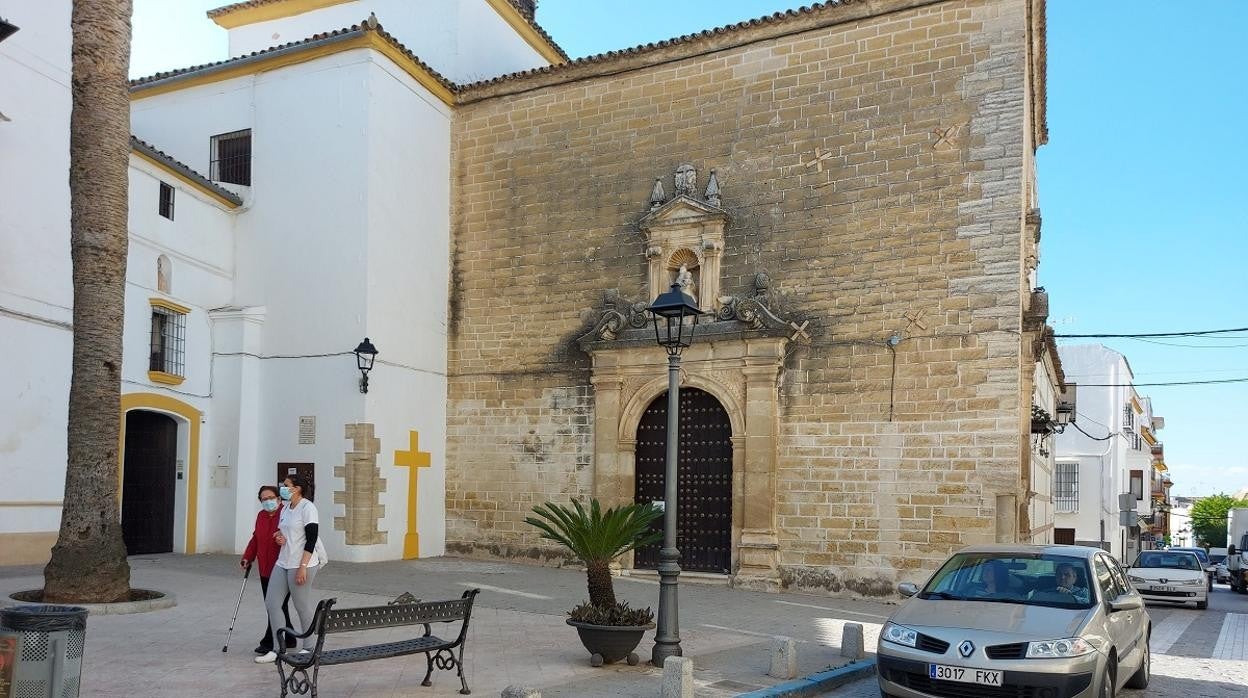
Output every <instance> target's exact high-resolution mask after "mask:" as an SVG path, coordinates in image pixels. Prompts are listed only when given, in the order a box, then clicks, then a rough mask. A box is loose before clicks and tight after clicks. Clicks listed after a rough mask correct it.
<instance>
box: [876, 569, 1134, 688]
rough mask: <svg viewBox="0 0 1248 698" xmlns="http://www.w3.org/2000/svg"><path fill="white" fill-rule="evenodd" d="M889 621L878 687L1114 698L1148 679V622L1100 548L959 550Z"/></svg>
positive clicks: (910, 591) (904, 590)
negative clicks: (1124, 689)
mask: <svg viewBox="0 0 1248 698" xmlns="http://www.w3.org/2000/svg"><path fill="white" fill-rule="evenodd" d="M898 591H899V592H900V593H901V594H902V595H903V596H907V597H909V599H908V600H907V601H905V602H904V603H903V604H902V605H901V607H900V608H899V609H897V611H896V612H895V613H893V615H892V616H890V617H889V619H888V622H886V623H885V624H884V627H883V629H881V631H880V641H879V646H878V648H877V664H876V671H877V675H878V677H879V683H880V693H881V695H883V696H899V697H901V698H927V697H929V696H937V697H952V696H1016V695H1027V696H1034V697H1035V698H1073V697H1076V696H1077V697H1080V698H1083V697H1085V696H1097V697H1112V696H1114V695H1115V694H1116V693H1117V692H1118V689H1120V688H1121V687H1123V686H1127V687H1129V688H1145V687H1146V686H1148V680H1149V673H1150V671H1151V667H1150V655H1149V648H1148V638H1149V634H1150V632H1151V628H1152V624H1151V621H1150V620H1149V617H1148V612H1147V611H1145V609H1144V601H1143V599H1142V598H1141V597H1140V595H1139V594H1138V593H1136V591H1135V589H1133V588H1132V586H1131V584H1130V583H1129V582H1128V581H1127V578H1126V577H1125V576H1124V575H1123V573H1122V570H1121V569H1119V567H1118V565H1117V564H1116V563H1115V562H1114V559H1113V558H1111V557H1110V556H1109V555H1108V554H1106V553H1105V552H1104V551H1102V550H1100V549H1099V548H1086V547H1080V546H1072V545H1054V546H1036V545H985V546H976V547H971V548H966V549H965V550H962V551H960V552H957V553H954V554H953V555H952V556H951V557H950V558H949V559H948V560H947V561H946V562H945V564H944V565H942V566H941V568H940V569H939V570H937V571H936V573H935V574H934V575H932V577H931V579H929V580H928V581H927V584H925V585H924V586H923V588H922V589H919V588H918V587H916V586H915V585H914V584H909V583H905V584H901V585H899V586H898Z"/></svg>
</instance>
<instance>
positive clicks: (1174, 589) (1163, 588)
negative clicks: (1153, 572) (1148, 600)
mask: <svg viewBox="0 0 1248 698" xmlns="http://www.w3.org/2000/svg"><path fill="white" fill-rule="evenodd" d="M1150 590H1151V591H1178V589H1176V588H1175V587H1160V586H1154V587H1150Z"/></svg>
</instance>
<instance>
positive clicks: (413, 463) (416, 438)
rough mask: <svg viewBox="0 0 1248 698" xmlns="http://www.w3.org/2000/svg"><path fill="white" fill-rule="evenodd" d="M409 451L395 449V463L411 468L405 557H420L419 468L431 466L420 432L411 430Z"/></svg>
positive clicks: (404, 542) (408, 479)
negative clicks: (418, 528) (417, 518)
mask: <svg viewBox="0 0 1248 698" xmlns="http://www.w3.org/2000/svg"><path fill="white" fill-rule="evenodd" d="M408 438H409V440H410V445H409V446H408V448H409V449H411V450H408V451H395V452H394V464H395V465H397V466H406V467H409V468H411V470H410V471H409V472H410V475H409V476H408V478H407V535H405V536H403V559H404V560H414V559H416V558H418V557H420V533H418V532H417V530H416V484H417V479H418V475H419V474H420V470H419V468H428V467H429V462H430V461H429V454H428V453H427V452H425V451H421V450H420V432H417V431H411V432H409V437H408Z"/></svg>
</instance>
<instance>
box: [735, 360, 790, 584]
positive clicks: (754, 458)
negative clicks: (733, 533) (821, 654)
mask: <svg viewBox="0 0 1248 698" xmlns="http://www.w3.org/2000/svg"><path fill="white" fill-rule="evenodd" d="M783 350H784V341H783V340H774V339H773V340H767V341H765V342H760V343H758V344H757V345H756V344H755V343H753V342H751V343H750V346H749V348H748V350H747V356H746V365H745V367H744V368H743V369H742V373H743V374H744V375H745V472H744V476H743V482H742V487H743V489H744V493H745V506H744V507H743V508H744V511H743V512H742V520H741V524H742V528H741V544H740V563H741V564H740V567H739V568H738V570H737V576H736V578H735V579H734V580H733V583H734V585H737V586H744V587H748V588H754V589H765V590H775V589H777V588H779V585H780V574H779V548H780V545H779V540H778V538H777V537H776V460H777V442H776V436H777V432H778V431H779V424H780V404H779V396H778V395H777V391H776V378H777V376H778V375H779V371H780V361H781V360H782V358H783V356H784V354H783Z"/></svg>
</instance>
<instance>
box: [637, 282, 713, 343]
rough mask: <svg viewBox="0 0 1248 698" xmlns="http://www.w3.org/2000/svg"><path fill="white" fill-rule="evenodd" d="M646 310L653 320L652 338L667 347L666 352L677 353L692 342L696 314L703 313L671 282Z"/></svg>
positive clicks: (695, 325)
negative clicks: (669, 287) (666, 290)
mask: <svg viewBox="0 0 1248 698" xmlns="http://www.w3.org/2000/svg"><path fill="white" fill-rule="evenodd" d="M646 310H648V311H650V317H651V319H652V320H654V340H655V341H656V342H658V343H659V346H661V347H663V348H665V349H667V353H668V354H679V353H680V350H681V349H684V348H685V347H687V346H689V345H690V343H692V342H693V331H694V329H695V328H696V327H697V326H698V316H700V315H703V314H704V313H703V312H702V311H701V310H700V309H698V304H697V303H695V302H694V300H693V299H692V298H690V297H689V296H688V294H686V293H685V292H684V291H683V290H681V288H680V284H672V288H671V289H670V290H668V292H667V293H664V294H661V295H660V296H659V297H658V298H655V299H654V302H653V303H651V304H650V307H649V308H646Z"/></svg>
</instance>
